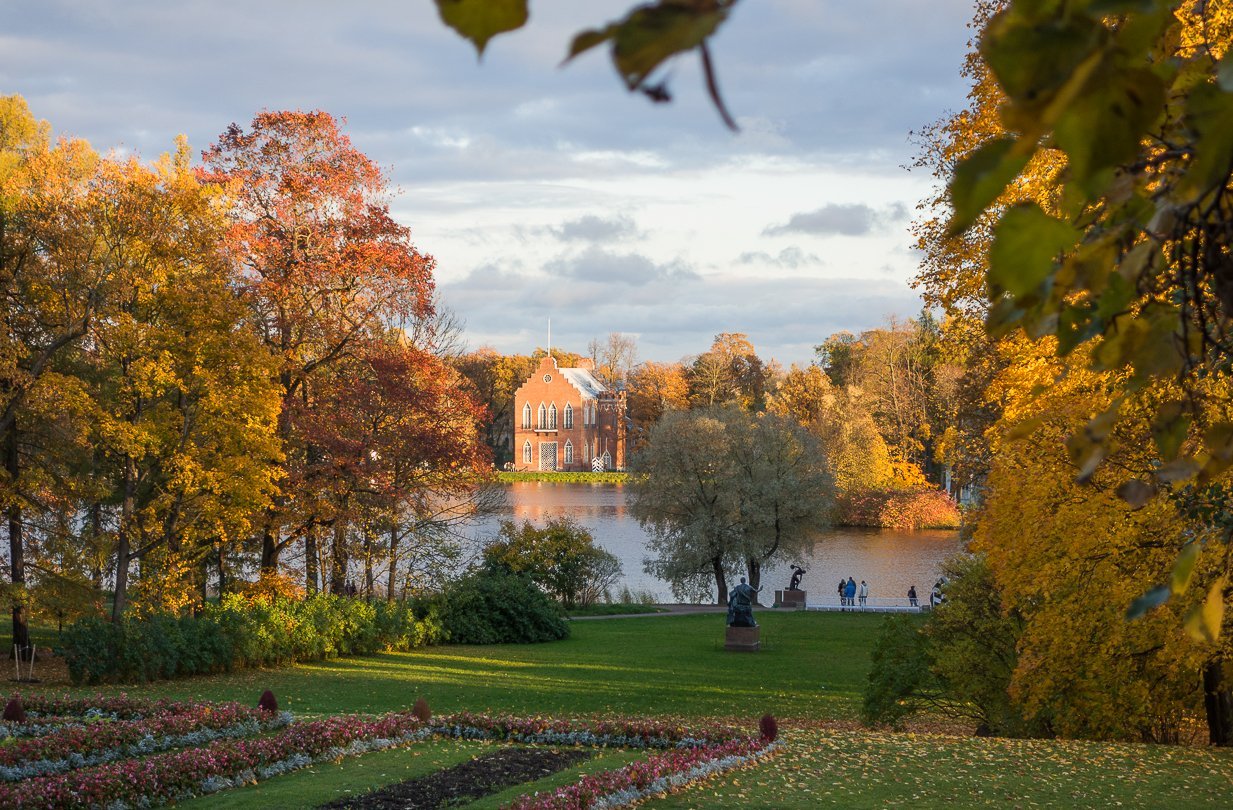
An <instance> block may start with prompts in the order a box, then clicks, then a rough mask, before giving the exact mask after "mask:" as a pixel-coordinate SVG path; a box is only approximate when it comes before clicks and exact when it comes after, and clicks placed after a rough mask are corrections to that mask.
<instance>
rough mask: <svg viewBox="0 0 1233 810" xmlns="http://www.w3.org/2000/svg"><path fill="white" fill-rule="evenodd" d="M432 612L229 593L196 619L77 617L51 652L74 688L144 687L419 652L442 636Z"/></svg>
mask: <svg viewBox="0 0 1233 810" xmlns="http://www.w3.org/2000/svg"><path fill="white" fill-rule="evenodd" d="M435 609H436V608H435V607H433V606H431V605H427V604H421V603H400V602H368V601H365V600H362V599H351V598H347V597H340V596H334V595H330V594H318V595H314V596H310V597H307V598H304V599H288V598H284V597H277V596H276V597H261V598H251V597H245V596H242V595H239V594H227V595H225V596H223V598H222V599H221V600H219V602H218V604H211V605H207V606H206V608H205V609H204V610H203V611H202V612H201V613H200V614H198V615H196V616H172V615H167V614H156V615H154V616H151V617H148V618H144V619H136V618H129V619H125V620H124V621H122V622H121V623H120V624H113V623H111V622H108V621H105V620H103V619H100V618H96V617H91V618H86V619H83V620H81V621H79V622H76V623H75V624H72V625H70V626H69V627H67V628H65V630H64V632H63V634H62V635H61V639H60V645H59V648H58V650H57V651H58V652H59V653H60V654H61V655H63V656H64V659H65V662H66V663H67V664H68V668H69V676H70V677H71V678H72V680H73V682H74V683H78V684H80V683H89V684H96V683H107V682H122V683H129V682H142V683H144V682H146V681H155V680H160V679H164V678H181V677H187V676H190V675H203V674H208V673H212V672H224V671H230V670H232V669H243V668H247V667H263V666H277V665H280V664H289V663H293V662H296V661H315V660H320V659H323V658H331V657H334V656H338V655H367V654H371V653H375V652H380V651H382V650H409V649H412V648H415V647H422V646H425V645H427V644H433V643H436V642H438V641H440V640H441V638H442V631H441V624H440V621H439V620H438V618H437V616H436V615H435V612H434V611H435Z"/></svg>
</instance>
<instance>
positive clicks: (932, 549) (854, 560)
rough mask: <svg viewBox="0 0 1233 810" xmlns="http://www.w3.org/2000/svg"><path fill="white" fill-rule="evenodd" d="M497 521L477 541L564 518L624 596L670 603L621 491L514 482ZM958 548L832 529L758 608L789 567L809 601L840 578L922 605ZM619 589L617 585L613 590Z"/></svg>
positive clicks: (917, 536)
mask: <svg viewBox="0 0 1233 810" xmlns="http://www.w3.org/2000/svg"><path fill="white" fill-rule="evenodd" d="M508 486H509V489H508V495H509V498H508V507H507V512H506V514H504V515H500V516H497V517H495V518H492V519H490V520H487V521H484V522H482V523H479V524H477V527H476V529H477V531H476V533H477V536H484V535H491V534H495V532H496V526H497V522H498V521H499V520H500V519H502V518H504V519H514V520H518V521H522V520H529V521H531V522H532V523H536V524H541V525H542V524H543V523H545V522H546V521H548V520H550V519H552V518H554V517H558V516H570V517H572V518H574V520H576V521H577V522H578V523H580V524H581V525H583V526H585V527H586V528H587V529H588V530H589V531H590V532H591V533H592V534H593V535H594V537H595V542H596V543H597V544H599V545H600V546H602V547H603V548H605V549H607V550H608V551H609V552H611V553H613V554H615V555H616V556H617V558H618V559H619V560H620V561H621V567H622V569H623V570H624V581H623V583H622V584H624V585H625V586H627V587H628V588H629V589H630V590H631V591H635V592H638V591H649V592H650V593H651V594H653V595H654V597H655V598H656V600H657V601H663V602H668V601H672V599H673V597H672V591H671V589H670V588H669V587H668V584H667V583H665V582H663V581H662V580H659V579H657V578H655V577H652V576H650V575H648V574H646V573H645V572H644V571H643V570H642V559H643V557H645V556H647V554H648V552H647V550H646V542H647V535H646V533H645V532H644V531H643V530H642V527H641V526H639V525H638V522H637V521H636V520H634V519H633V518H632V517H631V516H630V515H629V512H628V509H627V505H626V490H625V488H624V487H623V486H622V485H620V484H556V483H546V482H538V481H519V482H516V483H512V484H509V485H508ZM961 548H962V543H961V542H960V540H959V535H958V533H957V532H952V531H919V532H906V531H898V530H894V529H835V530H832V531H828V532H823V533H821V534H819V535H818V536H817V537H815V538H813V542H812V543H811V546H810V549H809V550H808V552H807V553H805V554H803V555H801V556H800V557H798V558H796V559H786V558H785V559H782V560H779V561H778V562H777V563H776V564H775V565H772V566H769V567H768V568H767V569H766V570H765V571H764V573H763V579H762V582H763V601H764V602H769V601H770V599H771V598H772V597H773V591H775V590H776V589H779V588H784V587H786V586H787V584H788V580H789V579H790V578H791V574H792V571H791V569H790V567H789V566H790V564H791V563H797V564H798V565H800V566H802V567H803V568H805V569H806V571H807V573H806V574H805V576H804V577H803V579H802V580H801V587H802V588H804V589H805V590H806V591H808V592H809V601H810V602H820V601H824V600H825V601H831V600H835V599H836V598H837V594H836V592H835V588H836V585H837V584H838V582H839V579H840V577H843V578H844V579H847V577H853V578H854V579H855V580H856V581H857V582H858V583H859V582H860V581H861V580H865V581H866V582H868V583H869V597H870V604H879V603H882V600H884V599H895V600H903V599H905V598H906V596H907V592H908V587H909V586H911V585H915V586H916V591H917V593H918V594H919V595H920V596H921V598H922V600H924V599H925V598H927V596H928V594H929V589H930V587H932V585H933V583H934V581H935V580H936V579H937V578H938V576H939V572H940V567H941V564H942V561H943V560H945V559H946V558H947V557H950V556H952V555H954V554H956V553H957V552H959V551H960V550H961ZM617 588H618V590H619V589H620V585H618V586H617Z"/></svg>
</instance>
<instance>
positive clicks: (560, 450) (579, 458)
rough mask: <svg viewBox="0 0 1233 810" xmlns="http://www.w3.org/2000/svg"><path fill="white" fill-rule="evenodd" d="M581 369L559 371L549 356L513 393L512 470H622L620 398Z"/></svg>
mask: <svg viewBox="0 0 1233 810" xmlns="http://www.w3.org/2000/svg"><path fill="white" fill-rule="evenodd" d="M581 363H582V365H580V366H579V367H578V368H558V367H557V361H556V359H555V358H554V357H552V356H551V355H548V356H546V357H544V359H542V360H540V362H539V366H538V367H537V368H536V369H535V371H534V372H532V374H531V376H530V378H529V379H528V380H527V381H526V382H524V383H523V384H522V385H521V386H520V387H519V388H518V390H517V391H516V392H514V469H515V470H520V471H551V470H560V471H562V472H584V471H588V470H590V471H603V470H623V469H625V428H626V425H625V422H626V416H625V392H624V391H613V390H612V389H610V388H608V387H607V386H605V385H604V384H603V383H601V382H600V381H599V380H598V379H596V377H595V375H594V374H593V373H592V370H593V367H592V366H591V363H590V361H589V360H582V361H581Z"/></svg>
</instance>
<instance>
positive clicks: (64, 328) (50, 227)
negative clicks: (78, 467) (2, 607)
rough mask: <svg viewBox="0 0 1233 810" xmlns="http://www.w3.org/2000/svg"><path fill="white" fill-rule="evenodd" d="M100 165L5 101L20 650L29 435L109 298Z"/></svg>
mask: <svg viewBox="0 0 1233 810" xmlns="http://www.w3.org/2000/svg"><path fill="white" fill-rule="evenodd" d="M98 165H99V158H98V156H97V155H96V154H95V153H94V152H93V150H91V149H90V147H89V146H88V145H87V144H86V143H85V142H83V141H62V142H59V143H57V144H55V145H53V144H52V143H51V142H50V134H49V127H48V125H47V123H46V122H42V121H38V120H37V119H35V118H34V117H33V115H31V113H30V110H29V108H28V107H27V106H26V103H25V101H24V100H23V99H22V98H21V97H20V96H6V97H4V98H0V284H2V285H3V292H4V298H5V302H6V304H5V330H4V337H3V341H4V343H3V346H2V347H0V453H2V454H3V456H4V471H5V475H4V485H3V505H4V510H5V519H6V523H7V528H8V536H9V565H10V579H11V586H12V593H11V595H12V597H13V601H12V617H13V643H14V645H15V646H16V647H17V648H18V649H19V650H20V651H21V654H23V655H27V654H28V652H27V651H28V650H29V647H30V636H29V630H28V615H27V612H26V608H25V599H26V556H25V551H26V542H25V528H26V525H27V521H28V512H29V510H31V509H35V510H37V509H38V498H37V497H36V491H37V490H36V488H35V487H34V486H33V482H31V481H30V480H29V479H30V475H31V472H32V471H31V463H32V462H33V463H35V464H36V465H37V463H38V460H39V454H38V453H31V452H29V449H30V445H31V438H32V437H31V436H30V432H31V431H32V430H36V429H38V428H39V427H40V426H41V425H44V424H46V423H45V421H44V418H43V417H44V415H43V414H42V413H40V412H39V409H38V408H37V407H36V406H37V405H38V404H44V405H45V404H50V402H51V401H52V400H53V399H54V391H55V389H56V388H57V387H58V382H57V380H56V377H57V376H58V375H57V370H56V364H57V362H58V361H60V360H61V359H62V358H63V357H64V355H65V354H67V353H70V352H72V351H74V350H76V349H77V347H78V346H79V345H80V343H81V341H82V340H83V339H84V338H85V336H86V335H87V333H88V332H89V330H90V327H91V324H92V323H93V321H94V319H95V318H96V317H97V315H98V310H99V306H100V304H101V303H102V301H104V300H105V299H106V295H107V287H108V285H109V283H110V280H111V276H110V266H109V264H108V261H107V259H108V257H107V256H106V254H105V253H104V252H103V251H102V250H100V247H99V243H98V235H99V229H100V228H101V226H102V222H101V221H100V220H101V216H100V215H101V212H102V208H101V206H100V203H99V199H98V195H97V194H96V192H95V191H94V189H93V188H92V181H93V179H94V177H95V174H96V172H97V169H98Z"/></svg>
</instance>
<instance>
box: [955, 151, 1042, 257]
mask: <svg viewBox="0 0 1233 810" xmlns="http://www.w3.org/2000/svg"><path fill="white" fill-rule="evenodd" d="M1029 152H1030V147H1029V148H1028V149H1024V148H1023V147H1019V146H1018V141H1017V140H1016V139H1014V138H1009V137H1007V138H995V139H994V140H992V141H989V142H988V143H985V144H983V145H981V147H980V148H979V149H977V150H976V151H974V152H972V153H971V154H970V155H968V156H967V157H966V158H965V159H964V160H963V162H962V163H960V164H959V165H958V166H957V167H956V168H955V176H954V178H953V179H952V180H951V182H950V199H951V205H952V206H953V207H954V209H955V214H954V217H953V218H952V219H951V223H950V232H951V233H952V234H957V233H961V232H962V231H965V230H967V229H968V228H969V227H970V226H971V225H972V223H973V222H975V221H976V218H977V217H979V216H980V214H981V212H982V211H984V210H985V209H986V208H988V207H989V206H990V205H991V204H992V203H993V201H994V200H996V199H997V198H998V197H999V196H1000V195H1001V193H1002V191H1003V190H1004V189H1005V188H1006V185H1007V184H1008V183H1009V182H1010V181H1011V180H1014V179H1015V178H1016V177H1018V175H1019V172H1021V171H1023V167H1024V166H1026V165H1027V162H1028V158H1029V157H1030V154H1029Z"/></svg>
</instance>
